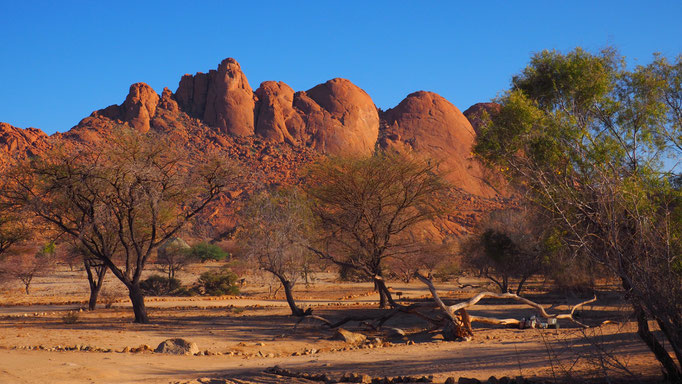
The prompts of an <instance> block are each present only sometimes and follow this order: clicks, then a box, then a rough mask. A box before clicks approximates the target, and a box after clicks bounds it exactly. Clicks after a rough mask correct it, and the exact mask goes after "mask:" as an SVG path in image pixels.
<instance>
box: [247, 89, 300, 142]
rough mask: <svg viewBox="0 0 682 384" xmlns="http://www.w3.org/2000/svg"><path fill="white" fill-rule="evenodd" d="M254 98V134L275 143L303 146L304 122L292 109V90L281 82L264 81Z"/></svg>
mask: <svg viewBox="0 0 682 384" xmlns="http://www.w3.org/2000/svg"><path fill="white" fill-rule="evenodd" d="M256 96H257V97H258V102H257V104H256V113H255V115H256V130H255V132H256V134H257V135H259V136H262V137H264V138H266V139H268V140H270V141H274V142H277V143H283V142H286V143H289V144H291V145H301V144H303V143H302V142H301V141H302V140H304V130H305V122H304V121H303V118H302V117H301V116H300V114H299V113H298V112H297V111H296V110H295V109H294V107H293V105H294V90H293V89H291V87H289V86H288V85H286V84H285V83H283V82H281V81H279V82H275V81H266V82H264V83H262V84H261V85H260V87H259V88H258V89H257V90H256Z"/></svg>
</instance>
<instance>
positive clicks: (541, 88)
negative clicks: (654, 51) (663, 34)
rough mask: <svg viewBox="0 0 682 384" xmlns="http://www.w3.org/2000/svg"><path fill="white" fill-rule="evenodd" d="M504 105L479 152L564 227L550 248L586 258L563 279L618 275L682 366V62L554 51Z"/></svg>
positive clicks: (552, 223)
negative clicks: (578, 274)
mask: <svg viewBox="0 0 682 384" xmlns="http://www.w3.org/2000/svg"><path fill="white" fill-rule="evenodd" d="M498 102H499V103H500V105H501V109H500V112H499V113H497V114H494V115H493V116H490V119H489V120H488V121H487V122H486V127H484V128H483V129H482V130H481V134H480V135H479V137H478V138H477V144H476V146H475V152H476V153H477V154H478V155H479V156H480V158H481V159H483V160H484V161H485V162H487V164H488V165H489V166H491V167H494V168H495V169H500V170H502V171H504V172H505V174H506V176H507V177H508V179H509V180H510V181H511V182H512V185H514V186H516V187H517V188H518V190H519V191H520V192H521V193H522V195H523V196H525V197H527V198H528V199H529V202H530V203H531V204H533V205H534V206H536V207H538V208H539V209H541V210H542V211H543V212H544V214H545V215H546V216H547V220H546V222H545V223H544V224H545V225H546V226H547V227H548V228H552V227H554V228H553V229H552V231H553V232H551V233H550V236H549V237H548V239H547V240H546V241H545V243H546V245H548V246H549V248H552V249H555V250H560V251H561V252H560V253H565V254H570V255H572V256H571V257H573V258H574V260H571V259H570V258H565V259H564V260H563V262H564V263H563V264H561V263H560V264H558V267H559V269H563V268H564V267H567V266H571V265H572V266H574V267H575V266H576V265H578V266H580V268H585V267H589V266H590V264H598V265H602V266H604V268H605V270H608V271H611V272H612V273H613V275H612V276H614V277H617V278H619V279H620V280H621V283H622V285H623V287H624V288H625V289H626V290H627V292H628V295H627V298H628V300H629V301H630V303H631V304H632V306H633V310H634V311H635V312H636V313H638V314H639V315H638V316H639V317H638V320H639V321H640V324H639V325H640V330H639V332H640V335H642V337H643V338H644V339H645V340H646V341H647V343H648V344H649V346H650V348H652V349H654V350H655V349H656V345H657V344H658V343H659V341H657V339H656V338H655V337H654V336H648V335H649V330H648V326H646V327H645V326H644V325H643V324H645V323H646V321H647V319H652V320H656V322H657V323H658V324H659V326H660V327H661V328H663V329H664V332H663V334H664V336H661V339H663V343H669V345H671V347H672V349H674V350H675V351H676V354H675V356H676V358H677V359H679V358H680V356H682V336H681V335H682V324H680V322H679V319H680V318H682V305H680V303H682V274H680V267H679V265H680V261H679V258H680V250H681V248H682V245H681V238H680V231H681V229H680V227H682V225H680V221H679V219H678V218H677V217H676V215H675V212H676V210H677V209H678V207H679V206H680V201H682V200H681V198H680V191H679V189H676V185H675V184H676V182H677V180H679V179H678V178H679V175H677V174H675V173H674V171H675V169H674V168H672V169H671V164H670V163H668V164H667V165H666V160H670V159H672V160H673V163H678V162H679V159H680V157H681V156H682V56H680V57H678V58H677V59H676V60H675V61H674V62H669V61H668V60H667V59H665V58H663V57H661V56H658V55H656V56H655V57H654V60H653V62H652V63H650V64H648V65H644V66H641V65H640V66H637V67H635V68H634V69H632V70H630V69H627V67H626V65H625V61H624V59H623V58H622V57H621V56H619V55H618V54H617V53H616V52H615V51H614V50H604V51H602V52H600V53H597V54H590V53H588V52H586V51H584V50H582V49H576V50H574V51H572V52H569V53H565V54H564V53H560V52H556V51H544V52H541V53H538V54H536V55H534V56H533V58H532V59H531V62H530V64H529V65H528V67H527V68H526V69H524V70H523V71H522V72H521V73H520V74H519V75H518V76H516V77H514V79H513V86H512V89H510V90H509V91H508V92H507V93H506V94H505V95H504V96H502V97H501V98H500V99H499V100H498ZM493 245H496V247H497V248H500V247H502V248H504V242H494V244H493ZM496 247H492V248H493V249H495V248H496ZM555 266H556V264H555ZM570 273H571V269H570V268H569V269H566V271H565V272H562V274H563V277H570ZM575 281H576V280H575V279H564V282H565V283H566V285H574V284H575ZM578 283H580V284H582V282H579V281H578ZM658 347H660V348H663V347H661V344H658ZM657 358H658V359H659V361H660V362H661V363H662V364H663V366H664V369H665V371H666V373H667V374H668V375H669V377H671V378H677V379H680V378H682V372H680V369H679V368H678V366H679V363H680V361H678V363H677V364H678V365H677V366H676V365H675V363H674V362H672V360H671V359H670V358H669V357H666V356H664V355H663V354H657Z"/></svg>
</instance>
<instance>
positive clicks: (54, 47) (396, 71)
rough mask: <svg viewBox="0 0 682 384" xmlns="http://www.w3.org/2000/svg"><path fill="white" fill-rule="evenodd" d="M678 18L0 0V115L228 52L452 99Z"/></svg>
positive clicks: (114, 99) (255, 71) (48, 123)
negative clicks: (535, 62) (555, 56)
mask: <svg viewBox="0 0 682 384" xmlns="http://www.w3.org/2000/svg"><path fill="white" fill-rule="evenodd" d="M680 15H682V2H680V1H646V2H645V1H627V0H624V1H547V0H544V1H534V2H531V1H510V0H507V1H485V2H475V1H466V2H465V1H367V0H365V1H325V0H317V1H307V2H297V1H279V2H274V1H272V2H270V1H258V2H255V1H253V2H252V1H239V2H236V1H235V2H231V1H214V2H208V1H206V2H199V1H197V2H190V1H172V0H166V1H160V2H155V1H137V2H132V1H131V2H128V1H116V2H105V1H82V2H77V1H46V2H34V1H28V0H25V1H16V0H14V1H10V0H0V16H1V20H2V33H0V53H1V56H0V70H1V71H2V82H1V83H0V121H3V122H7V123H10V124H13V125H16V126H19V127H29V126H33V127H37V128H41V129H43V130H45V131H46V132H48V133H53V132H55V131H65V130H68V129H69V128H70V127H72V126H73V125H75V124H77V123H78V121H79V120H80V119H81V118H83V117H86V116H88V115H89V114H90V113H91V112H92V111H93V110H95V109H99V108H103V107H106V106H108V105H111V104H120V103H121V102H122V101H123V100H124V98H125V96H126V94H127V91H128V87H129V85H130V84H132V83H134V82H139V81H143V82H146V83H148V84H149V85H151V86H152V87H153V88H154V89H155V90H156V91H157V92H158V93H161V90H162V89H163V87H164V86H167V87H169V88H170V89H171V90H172V91H175V90H176V88H177V85H178V81H179V80H180V76H181V75H182V74H184V73H195V72H198V71H204V72H205V71H208V70H209V69H213V68H215V67H217V65H218V63H219V62H220V61H221V60H222V59H223V58H226V57H234V58H236V59H237V60H238V61H239V62H240V63H241V65H242V68H243V70H244V71H245V73H246V75H247V77H248V79H249V82H250V83H251V86H252V87H253V88H254V89H255V88H257V87H258V85H259V84H260V83H261V82H262V81H265V80H281V81H284V82H286V83H288V84H289V85H290V86H292V88H294V89H295V90H305V89H308V88H311V87H312V86H314V85H316V84H318V83H321V82H324V81H326V80H328V79H331V78H334V77H345V78H348V79H350V80H351V81H352V82H354V83H355V84H357V85H358V86H360V87H361V88H363V89H365V90H366V91H367V92H368V93H369V94H370V95H371V96H372V98H373V100H374V102H375V103H376V105H377V106H378V107H381V108H384V109H387V108H390V107H393V106H395V105H396V104H397V103H398V102H400V100H402V99H403V98H404V97H405V96H406V95H407V94H409V93H411V92H413V91H417V90H428V91H433V92H437V93H439V94H441V95H442V96H444V97H445V98H447V99H448V100H450V101H451V102H452V103H454V104H455V105H456V106H458V107H459V108H460V109H462V110H464V109H466V108H468V107H469V106H470V105H471V104H474V103H476V102H479V101H487V100H490V99H491V98H493V97H495V96H496V95H497V94H498V93H499V92H500V91H502V90H503V89H505V88H507V87H508V85H509V80H510V78H511V76H512V75H513V74H515V73H517V72H518V71H519V70H520V69H522V68H523V67H524V66H525V65H526V63H527V62H528V59H529V57H530V55H531V54H532V53H533V52H537V51H540V50H542V49H559V50H569V49H572V48H574V47H576V46H582V47H584V48H587V49H590V50H597V49H600V48H602V47H604V46H607V45H613V46H615V47H617V48H618V49H619V50H620V51H621V53H622V54H624V55H625V56H626V57H628V59H629V60H630V62H631V63H641V64H645V63H647V62H649V61H650V60H651V54H652V52H661V53H663V54H664V55H667V56H669V57H672V56H676V55H678V54H680V53H682V20H681V19H680Z"/></svg>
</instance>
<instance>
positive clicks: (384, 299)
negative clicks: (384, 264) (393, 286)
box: [374, 277, 396, 308]
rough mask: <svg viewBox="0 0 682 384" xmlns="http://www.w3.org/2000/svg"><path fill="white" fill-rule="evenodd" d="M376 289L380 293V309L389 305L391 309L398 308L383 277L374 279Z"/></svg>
mask: <svg viewBox="0 0 682 384" xmlns="http://www.w3.org/2000/svg"><path fill="white" fill-rule="evenodd" d="M374 287H375V288H376V289H377V290H378V291H379V308H386V307H387V306H388V305H390V306H391V307H395V306H396V303H395V301H394V300H393V296H392V295H391V292H390V291H389V290H388V287H387V286H386V283H385V282H384V280H382V279H381V277H379V278H378V279H377V278H375V279H374Z"/></svg>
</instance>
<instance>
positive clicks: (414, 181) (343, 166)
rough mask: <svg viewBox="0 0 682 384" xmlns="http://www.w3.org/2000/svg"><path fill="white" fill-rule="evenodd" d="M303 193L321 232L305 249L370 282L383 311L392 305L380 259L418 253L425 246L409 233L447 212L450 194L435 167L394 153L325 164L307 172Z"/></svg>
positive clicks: (383, 264)
mask: <svg viewBox="0 0 682 384" xmlns="http://www.w3.org/2000/svg"><path fill="white" fill-rule="evenodd" d="M305 188H306V192H307V193H308V195H309V196H310V198H311V199H312V202H313V212H314V214H315V216H316V217H317V219H318V221H319V225H320V228H323V235H322V236H321V238H320V239H318V240H317V241H315V242H314V243H312V244H311V245H310V249H311V250H312V251H313V252H315V254H317V255H318V256H319V257H321V258H322V259H325V260H329V261H331V262H332V263H334V264H336V265H338V266H340V267H342V268H346V269H351V270H354V271H357V272H359V273H361V274H362V275H364V276H365V277H367V278H368V279H371V280H372V281H374V284H375V287H376V289H377V290H378V291H379V294H380V303H379V305H380V306H381V307H382V308H383V307H385V306H386V305H387V304H390V305H391V306H396V305H397V304H396V303H395V301H394V300H393V297H392V296H391V293H390V292H389V290H388V288H387V286H386V283H385V281H384V275H385V270H384V269H385V260H386V259H388V258H395V257H400V256H401V255H405V254H411V253H418V252H419V250H420V248H422V246H423V245H424V244H423V243H422V242H420V241H416V239H415V238H414V237H411V236H409V231H410V230H412V229H415V228H417V227H419V226H420V225H427V222H428V221H429V220H431V219H434V218H436V217H438V216H439V215H441V214H443V213H444V212H445V211H446V210H447V202H448V198H447V193H448V192H449V190H450V189H449V187H448V185H447V184H446V183H445V182H444V181H443V179H442V178H441V177H440V176H439V174H438V172H437V164H436V163H435V162H429V161H422V160H419V159H415V158H410V157H407V156H405V155H399V154H395V153H379V154H376V155H374V156H371V157H368V158H364V159H329V160H326V161H323V162H321V163H319V164H317V165H316V166H314V167H312V169H311V170H310V172H309V174H308V176H307V180H306V184H305Z"/></svg>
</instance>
